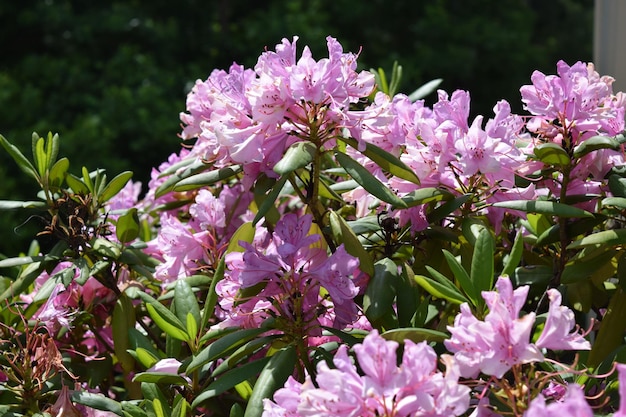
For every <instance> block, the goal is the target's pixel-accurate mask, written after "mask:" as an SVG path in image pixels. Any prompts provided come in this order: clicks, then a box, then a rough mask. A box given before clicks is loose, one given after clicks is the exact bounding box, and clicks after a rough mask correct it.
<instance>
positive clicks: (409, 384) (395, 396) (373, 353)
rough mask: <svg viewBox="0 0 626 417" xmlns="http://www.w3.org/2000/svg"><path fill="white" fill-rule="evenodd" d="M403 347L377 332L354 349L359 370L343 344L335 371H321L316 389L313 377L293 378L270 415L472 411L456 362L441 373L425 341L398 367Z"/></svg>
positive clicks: (268, 407) (322, 367)
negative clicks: (398, 350)
mask: <svg viewBox="0 0 626 417" xmlns="http://www.w3.org/2000/svg"><path fill="white" fill-rule="evenodd" d="M397 348H398V343H397V342H394V341H388V340H385V339H383V338H382V337H381V336H380V335H379V334H378V332H377V331H376V330H374V331H372V332H371V333H370V334H368V335H367V336H366V337H365V339H364V340H363V343H361V344H357V345H355V346H354V352H355V355H356V359H357V361H358V365H359V367H360V369H361V370H362V372H363V375H360V374H359V372H358V371H357V367H356V366H355V364H354V363H352V361H351V359H350V357H349V356H348V351H347V347H346V346H345V345H341V346H340V347H339V349H338V350H337V353H336V354H335V356H334V359H333V363H334V365H335V368H330V367H329V366H328V365H327V364H326V362H323V361H322V362H320V363H319V364H318V366H317V376H316V385H313V383H312V381H311V379H310V378H308V377H307V379H306V381H305V382H304V383H302V384H300V383H298V382H296V381H295V380H293V379H292V378H290V379H289V380H288V381H287V383H286V384H285V386H284V388H281V389H279V390H278V391H277V392H276V394H275V395H274V401H271V400H265V401H264V412H263V416H264V417H269V416H292V417H299V416H320V417H321V416H354V417H357V416H358V417H361V416H371V417H374V416H387V417H391V416H433V417H434V416H442V417H443V416H457V415H461V414H463V413H464V412H465V411H466V410H467V409H468V408H469V391H470V389H469V388H468V387H465V386H463V385H460V384H458V374H457V371H456V367H455V364H454V360H453V359H452V358H451V357H448V358H447V371H446V373H445V375H444V374H442V373H441V372H439V371H438V370H437V355H436V354H435V352H434V350H433V349H432V348H431V347H430V346H428V345H427V344H426V343H425V342H422V343H418V344H416V343H413V342H411V341H409V340H406V341H405V346H404V354H403V356H402V362H401V363H400V365H398V362H397V361H398V358H397V354H396V351H397Z"/></svg>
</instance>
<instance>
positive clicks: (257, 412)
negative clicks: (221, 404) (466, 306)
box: [244, 345, 297, 417]
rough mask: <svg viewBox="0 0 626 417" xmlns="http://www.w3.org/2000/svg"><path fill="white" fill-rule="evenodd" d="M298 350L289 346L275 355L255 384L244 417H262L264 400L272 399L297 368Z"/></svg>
mask: <svg viewBox="0 0 626 417" xmlns="http://www.w3.org/2000/svg"><path fill="white" fill-rule="evenodd" d="M296 361H297V355H296V348H295V346H293V345H289V346H287V347H285V348H283V349H281V350H279V351H278V352H276V353H274V355H272V357H271V358H270V360H269V361H268V362H267V364H266V365H265V367H264V368H263V370H262V371H261V374H260V375H259V378H258V379H257V380H256V382H255V384H254V389H253V390H252V395H251V396H250V399H249V400H248V405H247V407H246V412H245V414H244V417H261V414H263V400H264V399H266V398H272V397H273V395H274V392H276V390H277V389H279V388H282V387H283V385H284V384H285V381H287V378H288V377H289V375H291V374H292V373H293V370H294V368H295V366H296Z"/></svg>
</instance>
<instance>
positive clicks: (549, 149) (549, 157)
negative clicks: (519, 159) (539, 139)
mask: <svg viewBox="0 0 626 417" xmlns="http://www.w3.org/2000/svg"><path fill="white" fill-rule="evenodd" d="M533 152H534V153H535V156H536V157H537V159H538V160H540V161H541V162H543V163H544V164H546V165H553V166H559V167H566V166H569V165H570V164H571V163H572V161H571V160H570V156H569V155H568V154H567V151H565V149H563V148H562V147H561V146H560V145H558V144H556V143H553V142H548V143H542V144H541V145H538V146H536V147H535V149H534V151H533Z"/></svg>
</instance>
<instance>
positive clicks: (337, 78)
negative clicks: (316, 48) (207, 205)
mask: <svg viewBox="0 0 626 417" xmlns="http://www.w3.org/2000/svg"><path fill="white" fill-rule="evenodd" d="M297 39H298V38H297V37H294V39H293V41H292V42H290V41H288V40H287V39H283V41H282V43H281V44H279V45H277V46H276V50H275V51H266V52H264V53H263V54H261V56H260V57H259V60H258V62H257V64H256V66H255V67H254V69H245V68H243V67H242V66H240V65H237V64H233V65H232V66H231V67H230V69H229V71H228V72H226V71H218V70H216V71H213V72H212V73H211V75H210V76H209V78H208V79H207V80H206V81H197V82H196V85H195V86H194V88H193V89H192V91H191V93H190V94H189V96H188V98H187V113H182V114H181V120H182V121H183V123H184V124H185V125H186V126H185V128H184V130H183V133H182V137H183V138H184V139H188V138H197V142H196V143H195V146H194V148H193V150H192V153H193V154H194V155H197V156H199V157H200V158H203V159H205V160H207V161H211V162H213V163H215V166H217V167H221V166H226V165H230V164H233V163H235V164H244V170H245V172H246V173H247V174H248V178H251V179H253V178H255V177H256V175H257V174H259V173H266V174H268V175H274V174H273V172H272V167H273V166H274V165H275V164H276V162H278V161H279V160H280V159H281V157H282V155H283V153H284V151H285V149H286V148H287V147H288V146H289V145H291V144H292V143H294V142H296V141H298V140H303V139H304V140H312V139H313V138H315V139H317V140H319V141H320V142H326V141H328V142H329V145H328V146H329V147H331V146H332V139H333V138H334V136H336V135H337V134H338V132H339V129H340V128H341V127H343V126H344V125H345V124H346V123H347V119H348V111H349V107H350V104H351V103H355V102H357V101H358V100H359V99H361V98H364V97H367V96H368V95H369V94H370V93H371V92H372V90H373V88H374V76H373V74H371V73H369V72H365V71H363V72H360V73H359V72H357V71H356V55H354V54H352V53H344V52H343V48H342V46H341V45H340V44H339V42H337V40H336V39H334V38H332V37H328V38H327V43H328V58H323V59H320V60H317V61H316V60H315V59H313V57H312V54H311V51H310V50H309V48H308V47H305V48H304V50H303V52H302V55H301V57H300V58H296V41H297Z"/></svg>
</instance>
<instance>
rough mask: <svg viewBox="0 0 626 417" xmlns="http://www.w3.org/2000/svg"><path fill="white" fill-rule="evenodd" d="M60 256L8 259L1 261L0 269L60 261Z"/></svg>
mask: <svg viewBox="0 0 626 417" xmlns="http://www.w3.org/2000/svg"><path fill="white" fill-rule="evenodd" d="M59 259H60V258H59V257H58V256H51V255H43V256H17V257H15V258H6V259H3V260H1V261H0V268H11V267H14V266H21V265H27V264H32V263H35V262H45V261H58V260H59Z"/></svg>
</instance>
